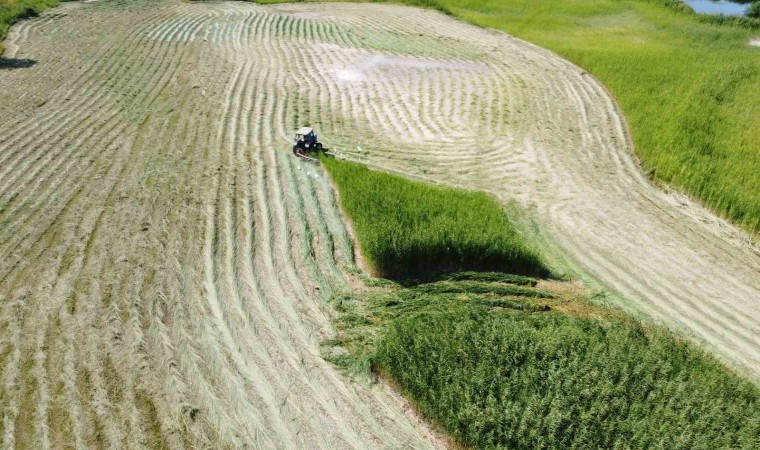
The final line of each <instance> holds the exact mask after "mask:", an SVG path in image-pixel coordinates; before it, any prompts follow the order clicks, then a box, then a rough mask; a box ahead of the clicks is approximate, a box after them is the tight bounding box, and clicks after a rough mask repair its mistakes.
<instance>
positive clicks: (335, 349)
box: [323, 281, 760, 449]
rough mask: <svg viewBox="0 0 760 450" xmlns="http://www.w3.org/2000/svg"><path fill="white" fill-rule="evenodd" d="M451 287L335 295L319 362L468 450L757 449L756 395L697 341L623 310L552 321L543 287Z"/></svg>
mask: <svg viewBox="0 0 760 450" xmlns="http://www.w3.org/2000/svg"><path fill="white" fill-rule="evenodd" d="M446 283H450V284H452V285H454V286H456V285H457V284H459V283H465V284H462V285H461V286H458V289H452V290H450V291H447V292H437V291H432V292H431V291H430V290H429V289H426V286H429V285H428V284H423V285H419V286H414V287H403V286H401V285H398V284H395V283H392V282H387V281H386V282H384V283H375V284H378V285H381V284H382V285H383V287H379V288H370V289H368V290H366V291H364V292H363V293H362V294H359V295H357V294H343V295H338V296H336V297H335V298H334V299H333V305H334V308H335V311H336V316H335V317H336V318H335V324H336V326H337V328H338V331H339V337H338V338H337V339H334V340H331V341H328V342H325V343H324V347H323V354H324V355H325V356H326V358H327V359H328V360H330V361H332V362H333V363H335V364H336V365H337V366H339V367H341V368H342V369H344V370H346V371H347V372H348V373H350V374H353V375H355V376H356V375H362V374H365V375H366V374H369V373H370V371H372V370H374V372H375V373H382V374H383V375H384V376H385V377H387V378H389V379H391V380H393V381H395V382H396V383H398V385H399V387H400V389H401V390H402V391H403V392H404V393H405V395H406V396H407V397H408V398H410V400H411V401H412V402H413V404H414V405H415V406H416V407H417V409H418V411H419V412H420V413H421V414H422V415H423V416H424V417H425V418H427V419H428V420H430V421H431V422H433V423H434V424H436V425H437V426H439V427H441V428H442V429H443V430H445V431H446V432H448V433H449V434H450V435H451V436H452V437H453V438H454V439H455V440H456V441H457V442H459V443H460V444H463V445H465V446H469V447H473V448H512V449H521V448H524V449H533V448H556V449H564V448H668V449H679V448H680V449H698V448H703V449H717V448H756V447H757V444H758V437H759V436H760V391H759V390H758V388H757V387H756V386H754V385H752V384H751V383H750V382H748V381H745V380H743V379H741V378H740V377H738V376H736V375H735V374H733V373H732V372H730V371H729V370H727V369H726V368H725V367H724V366H722V365H721V364H719V363H717V362H716V361H714V360H713V359H712V358H710V357H709V356H706V355H705V354H704V353H703V352H702V351H700V350H698V349H695V348H694V347H693V346H692V345H690V344H688V343H685V342H682V341H680V340H678V339H676V338H675V337H673V335H671V334H669V333H667V332H664V331H660V330H656V329H655V330H652V329H650V328H644V327H642V326H641V325H638V324H635V323H632V322H631V321H630V320H627V319H625V318H619V317H618V316H616V315H610V316H609V317H606V318H604V319H592V318H588V317H581V316H570V315H566V314H563V313H559V312H555V311H553V309H552V306H551V304H548V303H545V302H544V300H543V299H542V298H543V297H551V294H549V293H547V292H543V291H540V290H536V289H532V290H533V291H534V294H533V295H532V296H529V297H511V296H509V295H508V294H507V293H506V292H505V291H503V288H504V284H503V283H492V284H490V286H491V287H493V291H492V292H490V293H487V292H486V289H480V290H479V292H480V293H479V294H472V293H471V292H470V291H471V290H470V289H469V287H468V286H467V284H466V282H452V281H447V282H446ZM487 286H489V284H488V283H483V284H482V286H481V287H482V288H485V287H487ZM512 287H515V288H516V287H518V286H512ZM520 288H521V289H526V290H531V289H530V288H526V287H524V286H520Z"/></svg>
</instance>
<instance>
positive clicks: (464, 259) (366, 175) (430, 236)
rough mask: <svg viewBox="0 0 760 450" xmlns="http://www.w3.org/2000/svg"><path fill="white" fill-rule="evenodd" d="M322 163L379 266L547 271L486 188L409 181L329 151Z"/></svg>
mask: <svg viewBox="0 0 760 450" xmlns="http://www.w3.org/2000/svg"><path fill="white" fill-rule="evenodd" d="M323 163H324V165H325V167H326V168H327V171H328V172H329V174H330V176H331V177H332V179H333V181H334V182H335V184H336V185H337V186H338V190H339V192H340V203H341V207H342V208H343V210H344V211H345V212H346V213H347V214H348V215H349V216H350V217H351V219H352V221H353V225H354V228H355V230H356V234H357V235H358V240H359V246H360V248H361V251H362V254H363V255H364V257H365V260H366V261H367V263H368V264H369V265H370V266H371V267H372V269H373V270H374V271H375V272H376V273H378V274H381V275H383V276H387V277H394V276H400V275H408V274H412V273H426V272H440V271H447V272H450V271H457V270H497V271H502V272H513V273H520V274H529V275H538V274H545V273H547V270H546V269H545V267H544V265H543V263H542V261H541V258H540V257H539V256H538V254H537V253H536V251H535V250H532V249H530V248H529V247H528V246H527V245H526V244H525V243H524V242H523V239H522V238H521V237H520V236H519V234H518V233H517V231H516V230H515V228H514V226H513V225H512V224H511V223H510V221H509V220H508V218H507V215H506V213H505V211H504V209H503V208H502V207H501V206H499V204H498V203H497V202H496V201H495V200H494V199H493V198H491V197H489V196H488V195H486V194H484V193H480V192H466V191H462V190H457V189H447V188H440V187H436V186H431V185H427V184H424V183H419V182H414V181H409V180H407V179H405V178H402V177H399V176H395V175H389V174H386V173H382V172H377V171H372V170H369V169H367V168H366V167H365V166H363V165H360V164H356V163H352V162H348V161H342V160H338V159H333V158H323Z"/></svg>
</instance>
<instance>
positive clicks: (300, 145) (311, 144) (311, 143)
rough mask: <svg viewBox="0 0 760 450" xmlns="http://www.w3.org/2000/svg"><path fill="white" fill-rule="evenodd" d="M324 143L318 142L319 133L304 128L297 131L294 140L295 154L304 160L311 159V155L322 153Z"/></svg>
mask: <svg viewBox="0 0 760 450" xmlns="http://www.w3.org/2000/svg"><path fill="white" fill-rule="evenodd" d="M321 151H322V143H320V142H319V141H318V140H317V133H315V132H314V130H313V129H312V128H310V127H303V128H301V129H300V130H298V131H296V138H295V139H294V140H293V154H294V155H296V156H300V157H302V158H307V159H311V158H310V157H309V153H312V152H321Z"/></svg>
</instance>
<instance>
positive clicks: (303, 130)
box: [296, 127, 314, 136]
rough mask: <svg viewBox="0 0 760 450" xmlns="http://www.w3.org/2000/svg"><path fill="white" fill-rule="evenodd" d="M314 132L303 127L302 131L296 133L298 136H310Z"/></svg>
mask: <svg viewBox="0 0 760 450" xmlns="http://www.w3.org/2000/svg"><path fill="white" fill-rule="evenodd" d="M313 132H314V130H313V129H311V128H309V127H303V128H301V129H300V130H298V131H296V135H298V136H308V135H310V134H311V133H313Z"/></svg>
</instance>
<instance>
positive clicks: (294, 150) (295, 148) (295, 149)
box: [293, 145, 298, 156]
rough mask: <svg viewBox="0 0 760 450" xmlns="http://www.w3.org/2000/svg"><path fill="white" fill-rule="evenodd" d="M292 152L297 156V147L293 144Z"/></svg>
mask: <svg viewBox="0 0 760 450" xmlns="http://www.w3.org/2000/svg"><path fill="white" fill-rule="evenodd" d="M293 154H294V155H296V156H298V147H296V146H295V145H294V146H293Z"/></svg>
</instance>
